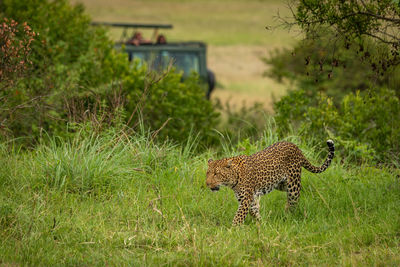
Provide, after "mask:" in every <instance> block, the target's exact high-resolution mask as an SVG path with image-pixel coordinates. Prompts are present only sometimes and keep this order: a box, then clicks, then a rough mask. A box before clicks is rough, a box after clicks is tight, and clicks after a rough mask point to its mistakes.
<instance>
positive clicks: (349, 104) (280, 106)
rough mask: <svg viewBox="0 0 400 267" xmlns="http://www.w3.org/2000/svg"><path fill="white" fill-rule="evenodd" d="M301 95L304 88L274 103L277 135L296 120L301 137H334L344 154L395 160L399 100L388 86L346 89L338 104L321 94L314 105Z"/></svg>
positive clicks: (362, 159) (399, 131) (357, 158)
mask: <svg viewBox="0 0 400 267" xmlns="http://www.w3.org/2000/svg"><path fill="white" fill-rule="evenodd" d="M304 99H307V97H306V95H305V92H304V91H301V90H300V91H294V92H292V93H291V94H289V95H288V96H285V97H283V98H282V100H281V101H280V102H278V103H277V104H276V106H275V107H276V110H277V115H276V118H275V119H276V121H277V125H278V132H279V134H280V135H281V136H282V135H284V134H285V133H287V131H288V130H289V129H291V127H293V122H297V129H299V131H300V132H301V133H302V134H301V135H302V136H304V139H307V138H309V137H310V136H313V137H314V138H316V140H325V139H328V138H331V139H334V140H335V141H337V142H338V145H337V147H338V149H339V151H340V153H341V155H342V157H344V158H348V159H349V160H352V161H358V162H366V161H371V160H375V161H379V162H386V163H388V164H395V165H396V164H399V157H398V156H397V155H398V154H399V153H400V143H399V140H400V127H399V124H398V123H397V118H398V117H399V116H400V101H399V99H398V98H397V97H396V95H395V94H394V92H393V91H392V90H389V89H380V90H375V91H372V90H369V91H367V92H364V93H360V92H359V91H358V92H356V93H350V94H348V95H346V96H345V97H344V98H343V100H342V101H341V103H340V105H339V106H338V107H336V106H335V105H334V104H333V101H332V99H331V98H329V97H326V96H324V95H321V97H320V98H319V101H318V104H317V105H316V106H313V105H308V104H307V103H304ZM293 103H296V105H293ZM295 127H296V126H295Z"/></svg>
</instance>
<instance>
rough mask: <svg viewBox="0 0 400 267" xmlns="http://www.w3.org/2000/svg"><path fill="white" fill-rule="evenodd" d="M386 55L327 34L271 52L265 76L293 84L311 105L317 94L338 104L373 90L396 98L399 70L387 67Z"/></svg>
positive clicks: (367, 44) (373, 47) (370, 45)
mask: <svg viewBox="0 0 400 267" xmlns="http://www.w3.org/2000/svg"><path fill="white" fill-rule="evenodd" d="M332 40H334V41H332ZM387 53H389V51H388V49H387V48H386V47H384V46H382V45H377V44H376V43H374V42H372V41H371V40H369V39H364V40H363V41H362V45H361V44H360V45H355V44H352V45H350V44H349V43H348V42H347V41H346V40H345V39H340V38H338V37H337V36H336V35H335V33H333V32H330V31H329V30H327V31H325V32H318V33H317V36H314V35H312V36H311V35H306V38H305V39H304V40H302V41H301V42H298V44H297V45H296V46H295V47H294V48H293V49H282V50H275V51H273V52H272V53H271V55H270V56H269V57H268V58H266V59H265V63H266V64H268V65H270V68H269V69H268V71H267V72H266V75H268V76H269V77H271V78H273V79H275V80H277V81H279V82H281V81H287V80H289V81H291V82H293V83H294V85H295V88H299V89H301V90H304V91H305V92H306V95H307V97H308V98H309V99H310V100H311V101H309V103H312V104H314V105H315V104H316V103H317V100H318V96H319V94H320V93H324V94H326V95H328V96H329V97H332V99H333V101H334V103H335V104H338V103H340V102H341V99H342V98H343V97H344V96H345V95H347V94H348V93H350V92H356V91H357V90H360V91H364V90H367V89H370V88H374V87H387V88H389V89H392V90H394V91H395V92H396V95H397V96H398V97H399V96H400V90H399V88H400V86H399V85H400V78H399V77H400V67H399V66H390V67H389V66H387V64H388V63H387V62H385V60H386V55H387ZM383 69H384V70H383Z"/></svg>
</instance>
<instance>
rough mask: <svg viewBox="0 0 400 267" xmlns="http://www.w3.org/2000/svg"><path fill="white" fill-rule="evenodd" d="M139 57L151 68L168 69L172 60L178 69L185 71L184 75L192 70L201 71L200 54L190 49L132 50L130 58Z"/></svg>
mask: <svg viewBox="0 0 400 267" xmlns="http://www.w3.org/2000/svg"><path fill="white" fill-rule="evenodd" d="M132 59H139V60H140V62H142V63H143V62H146V63H147V64H148V65H149V66H150V68H151V69H155V70H160V69H166V68H167V67H168V65H169V64H170V62H171V63H172V65H173V66H174V67H175V68H176V69H177V70H178V71H183V74H184V76H188V75H189V74H190V73H192V72H196V73H199V72H200V62H199V56H198V53H196V52H188V51H166V50H163V51H159V52H152V51H132V52H131V54H130V60H132Z"/></svg>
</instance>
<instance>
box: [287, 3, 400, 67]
mask: <svg viewBox="0 0 400 267" xmlns="http://www.w3.org/2000/svg"><path fill="white" fill-rule="evenodd" d="M293 13H294V18H295V20H296V23H297V25H299V26H300V27H301V28H302V29H303V30H304V31H305V32H307V33H313V32H315V30H316V29H318V28H328V27H329V28H331V29H333V30H334V32H335V33H336V36H338V37H340V38H343V39H345V40H346V41H347V43H354V42H360V41H361V42H362V40H363V39H364V37H371V38H372V39H373V40H374V41H376V42H378V43H382V44H384V45H386V46H388V47H390V48H391V53H385V56H386V62H385V67H384V68H386V67H387V65H388V66H392V65H398V64H399V63H400V54H399V53H400V32H399V31H398V29H399V27H400V5H399V1H393V0H382V1H376V0H368V1H341V0H325V1H316V0H301V1H299V4H298V6H297V8H296V11H295V12H293Z"/></svg>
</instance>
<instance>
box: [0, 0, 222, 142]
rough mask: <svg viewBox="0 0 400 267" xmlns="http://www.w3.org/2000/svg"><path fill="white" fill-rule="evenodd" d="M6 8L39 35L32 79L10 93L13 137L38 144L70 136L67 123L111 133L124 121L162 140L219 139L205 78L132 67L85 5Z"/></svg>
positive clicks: (38, 1)
mask: <svg viewBox="0 0 400 267" xmlns="http://www.w3.org/2000/svg"><path fill="white" fill-rule="evenodd" d="M0 10H1V13H0V17H8V18H12V19H13V20H15V21H19V22H25V21H27V22H28V23H29V25H30V27H31V28H32V29H33V30H34V31H35V32H37V33H38V36H36V37H37V40H36V41H35V42H32V45H31V46H32V50H31V52H30V60H31V61H32V68H31V70H30V71H29V75H27V76H26V77H23V79H22V80H21V81H20V82H19V83H18V85H15V86H12V88H10V91H11V92H18V96H16V95H15V94H13V95H11V98H12V101H11V102H10V105H9V106H7V109H8V110H12V111H13V112H9V113H7V114H6V115H7V117H6V118H5V119H3V121H7V124H5V125H4V127H5V128H7V130H8V133H9V135H10V136H11V137H18V136H29V137H32V138H34V139H38V138H39V137H40V135H41V134H42V133H43V130H44V131H46V132H47V133H48V134H50V135H52V134H53V133H56V134H57V135H65V134H66V135H68V134H67V133H62V131H63V130H64V125H65V124H66V123H68V122H71V121H72V122H77V123H81V122H83V121H84V120H87V119H89V120H94V121H96V122H97V124H98V127H97V129H101V128H102V129H104V128H105V127H104V126H101V123H104V124H107V125H113V124H114V120H117V121H120V120H121V118H122V119H126V120H127V121H128V122H129V125H130V126H131V127H133V128H135V129H136V127H137V126H138V124H139V123H143V124H144V125H145V126H146V127H147V128H149V129H151V130H152V131H159V132H157V134H155V135H157V136H158V137H160V138H162V139H166V138H169V139H171V140H174V141H178V142H181V141H182V142H185V140H186V138H187V137H188V136H189V135H190V133H191V132H192V131H194V132H196V133H198V135H199V141H200V142H202V143H203V144H206V143H207V144H210V143H212V142H214V141H213V140H215V137H213V133H212V131H211V128H213V127H214V126H215V124H216V121H217V116H218V115H217V113H216V112H215V111H214V110H213V107H212V105H211V104H210V103H209V102H208V101H206V100H205V97H204V95H205V93H204V90H203V89H202V88H201V86H200V85H199V82H198V78H197V77H195V76H193V77H191V78H189V79H187V80H185V81H184V82H182V79H181V75H180V74H178V73H175V72H174V71H171V72H170V73H165V74H164V75H162V76H161V77H156V76H155V74H153V73H150V72H148V71H147V69H146V68H145V67H139V66H138V65H135V64H134V65H131V64H130V62H129V61H128V59H127V56H126V55H125V54H121V53H118V52H117V51H115V50H114V48H113V44H112V42H111V41H110V40H109V39H108V38H107V36H106V32H105V30H104V29H103V28H101V27H91V26H90V18H89V17H88V16H87V15H86V14H85V13H84V9H83V6H81V5H75V6H71V5H69V4H68V2H67V1H66V0H56V1H48V0H35V1H25V0H23V1H9V0H5V1H2V2H1V3H0ZM24 25H25V24H24ZM12 47H15V45H14V44H12ZM15 107H18V108H15Z"/></svg>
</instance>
